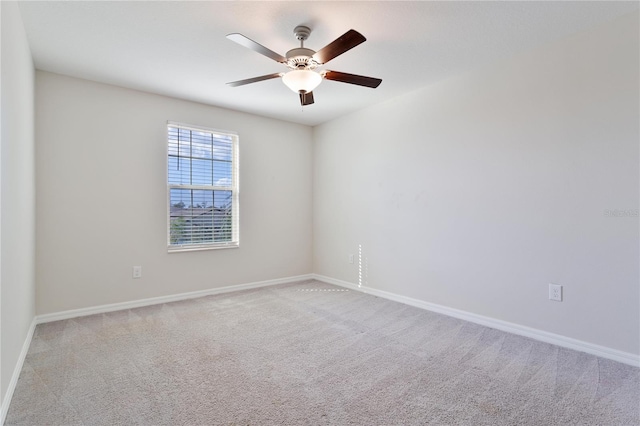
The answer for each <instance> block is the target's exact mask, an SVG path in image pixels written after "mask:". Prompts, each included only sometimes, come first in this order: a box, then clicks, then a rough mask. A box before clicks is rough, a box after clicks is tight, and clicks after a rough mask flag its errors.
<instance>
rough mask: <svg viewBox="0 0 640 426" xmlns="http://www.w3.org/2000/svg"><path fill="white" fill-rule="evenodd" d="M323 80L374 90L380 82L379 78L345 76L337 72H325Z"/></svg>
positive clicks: (343, 73)
mask: <svg viewBox="0 0 640 426" xmlns="http://www.w3.org/2000/svg"><path fill="white" fill-rule="evenodd" d="M324 78H326V79H327V80H333V81H340V82H342V83H349V84H357V85H358V86H365V87H371V88H372V89H375V88H376V87H378V86H380V83H382V80H381V79H379V78H373V77H365V76H363V75H356V74H347V73H346V72H339V71H329V70H327V71H325V72H324Z"/></svg>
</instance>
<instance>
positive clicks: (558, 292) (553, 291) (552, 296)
mask: <svg viewBox="0 0 640 426" xmlns="http://www.w3.org/2000/svg"><path fill="white" fill-rule="evenodd" d="M549 300H555V301H556V302H562V286H561V285H558V284H549Z"/></svg>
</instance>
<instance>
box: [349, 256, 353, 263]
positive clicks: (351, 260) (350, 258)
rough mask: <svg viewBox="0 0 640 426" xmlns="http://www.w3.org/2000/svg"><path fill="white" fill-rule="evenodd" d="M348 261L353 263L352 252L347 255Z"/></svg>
mask: <svg viewBox="0 0 640 426" xmlns="http://www.w3.org/2000/svg"><path fill="white" fill-rule="evenodd" d="M349 263H353V255H352V254H350V255H349Z"/></svg>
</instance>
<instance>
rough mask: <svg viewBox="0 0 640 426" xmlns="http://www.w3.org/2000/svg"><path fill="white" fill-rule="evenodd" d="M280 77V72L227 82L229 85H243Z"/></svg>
mask: <svg viewBox="0 0 640 426" xmlns="http://www.w3.org/2000/svg"><path fill="white" fill-rule="evenodd" d="M278 77H282V73H275V74H267V75H261V76H260V77H253V78H247V79H246V80H238V81H232V82H231V83H227V84H228V85H229V86H231V87H238V86H244V85H245V84H251V83H257V82H258V81H264V80H271V79H272V78H278Z"/></svg>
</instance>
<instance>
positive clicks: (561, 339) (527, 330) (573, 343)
mask: <svg viewBox="0 0 640 426" xmlns="http://www.w3.org/2000/svg"><path fill="white" fill-rule="evenodd" d="M312 275H313V278H314V279H316V280H318V281H322V282H325V283H327V284H334V285H337V286H340V287H345V288H348V289H351V290H356V291H360V292H363V293H367V294H371V295H374V296H378V297H382V298H384V299H388V300H393V301H395V302H400V303H404V304H405V305H410V306H415V307H416V308H421V309H426V310H428V311H432V312H437V313H440V314H444V315H448V316H450V317H454V318H459V319H462V320H465V321H469V322H473V323H476V324H480V325H484V326H487V327H491V328H495V329H497V330H502V331H506V332H507V333H513V334H517V335H520V336H524V337H529V338H531V339H535V340H539V341H541V342H545V343H551V344H553V345H557V346H561V347H563V348H568V349H574V350H576V351H581V352H586V353H588V354H591V355H595V356H599V357H602V358H607V359H611V360H613V361H618V362H622V363H624V364H629V365H632V366H634V367H640V355H635V354H632V353H629V352H623V351H619V350H617V349H611V348H608V347H606V346H600V345H596V344H593V343H588V342H584V341H582V340H577V339H573V338H571V337H566V336H562V335H559V334H555V333H549V332H547V331H543V330H538V329H535V328H531V327H526V326H524V325H519V324H515V323H511V322H507V321H502V320H499V319H495V318H491V317H486V316H483V315H477V314H473V313H471V312H466V311H461V310H458V309H453V308H449V307H447V306H442V305H437V304H435V303H429V302H425V301H423V300H419V299H413V298H411V297H406V296H401V295H399V294H395V293H390V292H388V291H383V290H377V289H375V288H371V287H364V286H358V285H357V284H353V283H350V282H347V281H343V280H338V279H335V278H331V277H326V276H324V275H318V274H312Z"/></svg>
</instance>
